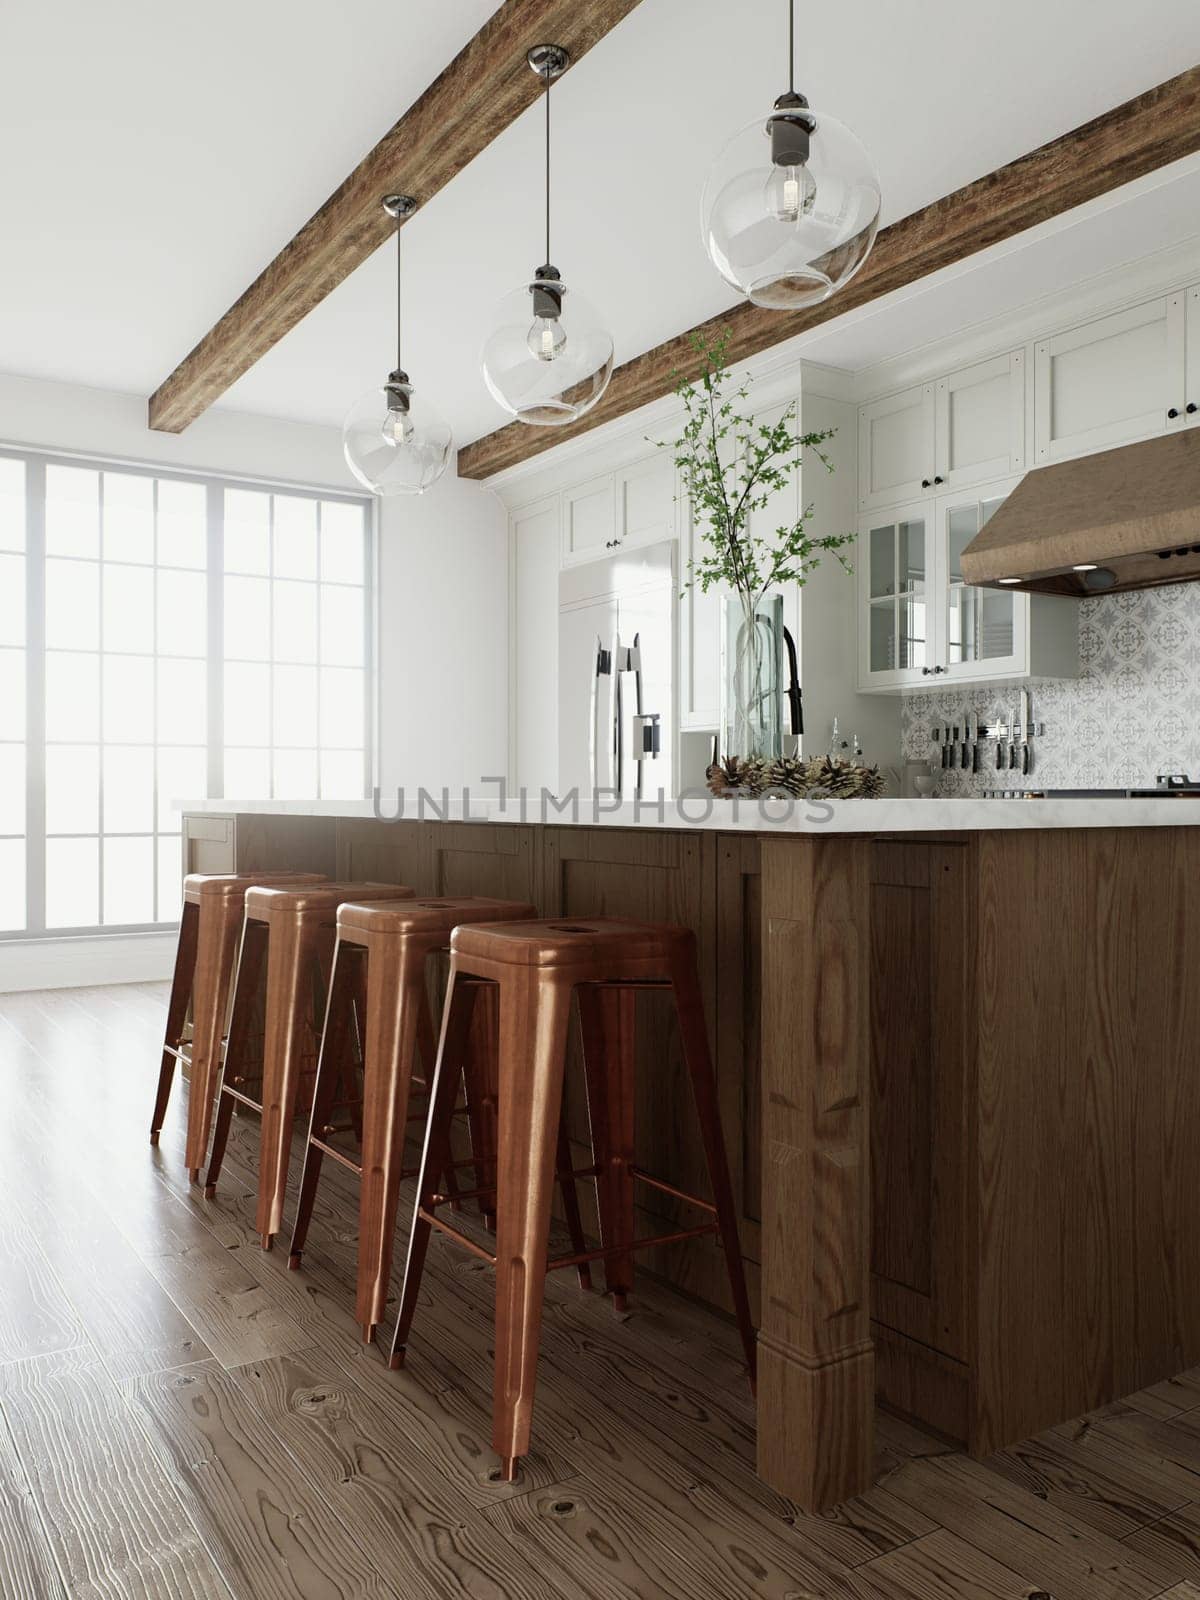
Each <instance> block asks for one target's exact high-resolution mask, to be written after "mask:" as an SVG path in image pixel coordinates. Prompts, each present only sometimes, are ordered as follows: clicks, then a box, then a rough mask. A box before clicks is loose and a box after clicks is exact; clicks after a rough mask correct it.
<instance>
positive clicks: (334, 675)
mask: <svg viewBox="0 0 1200 1600" xmlns="http://www.w3.org/2000/svg"><path fill="white" fill-rule="evenodd" d="M362 742H363V675H362V673H361V672H356V671H355V670H354V669H353V668H352V667H322V668H321V743H322V745H324V746H325V747H326V748H327V749H336V748H338V747H339V746H344V747H345V748H346V749H349V750H357V749H361V747H362Z"/></svg>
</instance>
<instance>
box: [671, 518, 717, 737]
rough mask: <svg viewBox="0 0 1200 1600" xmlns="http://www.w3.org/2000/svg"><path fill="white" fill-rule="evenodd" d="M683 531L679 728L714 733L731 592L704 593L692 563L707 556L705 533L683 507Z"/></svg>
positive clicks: (680, 559)
mask: <svg viewBox="0 0 1200 1600" xmlns="http://www.w3.org/2000/svg"><path fill="white" fill-rule="evenodd" d="M683 509H684V516H683V517H682V518H681V520H680V528H679V584H680V601H679V726H680V728H681V729H682V730H683V731H684V732H695V731H697V730H699V731H713V730H715V729H716V727H717V725H718V723H719V722H720V719H721V610H722V607H723V606H724V604H725V595H726V593H727V592H728V591H727V590H726V589H725V588H724V586H723V585H714V587H713V588H711V589H710V590H709V591H708V593H707V594H702V593H701V591H700V585H699V583H696V582H694V581H693V579H692V574H691V570H690V563H691V562H693V561H698V560H699V559H700V557H701V556H702V555H703V554H704V545H703V542H702V540H701V538H700V530H699V529H698V528H697V527H696V525H695V523H694V522H693V520H692V516H691V511H690V507H688V506H684V508H683Z"/></svg>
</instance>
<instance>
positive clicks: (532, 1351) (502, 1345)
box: [391, 917, 755, 1482]
mask: <svg viewBox="0 0 1200 1600" xmlns="http://www.w3.org/2000/svg"><path fill="white" fill-rule="evenodd" d="M450 951H451V955H450V984H449V988H448V990H447V994H446V1006H445V1010H444V1012H443V1017H442V1036H441V1042H440V1045H439V1050H438V1065H437V1069H436V1071H435V1074H434V1084H433V1093H432V1105H431V1108H430V1122H429V1127H430V1132H429V1137H428V1139H427V1141H426V1145H425V1156H424V1159H423V1161H422V1164H421V1175H420V1178H419V1180H418V1186H417V1209H416V1217H415V1219H414V1222H413V1230H412V1235H411V1237H410V1239H409V1247H408V1265H407V1267H406V1270H405V1274H404V1288H403V1291H402V1293H401V1297H400V1312H399V1316H398V1318H397V1323H396V1332H395V1336H394V1338H393V1342H392V1354H391V1365H392V1366H393V1367H398V1366H402V1365H403V1362H404V1356H405V1350H406V1347H407V1344H408V1335H409V1330H410V1328H411V1326H412V1320H413V1313H414V1312H415V1310H416V1306H417V1296H418V1293H419V1290H420V1284H421V1272H422V1268H423V1266H424V1262H425V1253H426V1251H427V1249H428V1246H429V1235H430V1231H431V1229H432V1228H435V1227H436V1228H438V1229H440V1230H441V1231H442V1232H444V1233H447V1234H449V1235H450V1237H451V1238H453V1239H455V1240H457V1241H458V1242H459V1243H460V1244H464V1245H465V1246H466V1247H467V1248H468V1249H470V1250H471V1251H473V1252H474V1253H475V1254H476V1255H478V1256H482V1257H483V1258H484V1259H485V1260H487V1261H490V1262H492V1264H493V1265H494V1266H495V1268H496V1361H495V1376H494V1386H493V1406H492V1443H493V1446H494V1448H495V1450H496V1453H497V1455H498V1456H499V1457H500V1458H501V1463H502V1474H503V1477H504V1479H505V1481H507V1482H511V1481H512V1480H513V1479H514V1478H515V1476H516V1467H517V1461H518V1459H519V1458H520V1457H521V1456H523V1455H525V1454H526V1452H527V1451H528V1449H529V1435H530V1425H531V1421H532V1415H533V1397H534V1384H535V1377H536V1369H537V1354H538V1338H539V1335H540V1332H541V1321H542V1294H543V1285H544V1280H545V1275H546V1272H547V1270H552V1269H554V1268H556V1267H565V1266H574V1265H577V1264H579V1262H580V1260H603V1261H604V1264H605V1267H604V1270H605V1285H606V1289H607V1291H608V1292H609V1293H611V1294H612V1295H613V1297H614V1300H615V1301H616V1303H617V1304H618V1305H621V1304H624V1300H625V1297H626V1296H627V1295H628V1293H629V1291H630V1289H631V1288H632V1285H633V1266H632V1252H633V1251H634V1250H636V1249H642V1248H645V1247H646V1246H648V1245H654V1244H668V1243H673V1242H675V1241H677V1240H682V1239H690V1238H695V1237H698V1236H700V1235H703V1234H717V1235H719V1237H720V1240H721V1243H722V1245H723V1246H724V1251H725V1262H726V1267H727V1269H728V1272H729V1282H730V1287H731V1289H732V1293H733V1303H734V1309H735V1311H736V1314H737V1321H738V1327H739V1330H740V1332H741V1336H742V1344H743V1347H744V1349H745V1353H746V1363H747V1365H748V1367H749V1369H750V1375H751V1382H753V1378H754V1371H755V1344H754V1328H753V1326H752V1324H751V1321H750V1304H749V1300H748V1299H747V1296H746V1281H745V1276H744V1274H743V1270H742V1258H741V1253H740V1251H739V1248H738V1236H737V1216H736V1211H735V1208H734V1203H733V1189H732V1186H731V1183H730V1179H729V1166H728V1162H727V1160H726V1155H725V1141H724V1137H723V1135H722V1133H721V1124H720V1116H719V1111H718V1106H717V1092H716V1079H715V1076H714V1073H713V1066H712V1058H711V1056H710V1054H709V1049H708V1035H707V1032H706V1030H705V1026H704V1008H703V1003H702V1000H701V996H700V983H699V976H698V972H697V965H696V940H695V936H694V934H692V933H691V931H690V930H689V929H687V928H681V927H675V926H673V925H671V924H666V923H652V922H633V921H626V920H622V919H618V918H607V917H597V918H588V919H585V920H583V921H578V922H576V921H570V920H568V919H566V918H564V919H562V920H561V921H540V922H514V923H505V924H492V925H490V926H484V927H460V928H456V929H455V931H454V934H453V936H452V938H451V941H450ZM481 979H482V980H487V981H490V982H491V983H494V984H495V985H497V986H498V990H499V1002H500V1006H499V1009H500V1054H499V1107H498V1111H499V1118H498V1141H497V1142H498V1151H499V1166H498V1173H497V1195H496V1250H495V1254H494V1255H492V1254H490V1253H488V1252H487V1251H484V1250H482V1249H481V1248H480V1247H479V1246H478V1245H477V1244H475V1243H474V1241H473V1240H469V1239H468V1238H467V1237H466V1236H465V1235H464V1234H462V1233H460V1232H459V1230H458V1229H457V1228H456V1227H454V1226H453V1224H451V1223H449V1222H447V1221H446V1220H445V1219H444V1218H442V1217H440V1216H438V1214H437V1213H438V1208H439V1206H440V1205H442V1204H443V1203H444V1201H445V1198H446V1197H445V1196H443V1195H439V1194H438V1193H437V1192H436V1187H435V1185H436V1173H435V1171H434V1170H433V1163H432V1162H431V1159H430V1150H431V1147H435V1146H436V1141H437V1139H439V1138H443V1137H445V1131H446V1128H447V1126H448V1118H449V1116H450V1114H451V1112H452V1110H453V1103H454V1095H455V1088H456V1077H455V1074H454V1073H453V1072H451V1071H444V1070H443V1067H444V1065H446V1064H449V1063H452V1062H454V1061H457V1060H458V1059H459V1057H460V1055H461V1051H462V1046H463V1041H464V1038H465V1036H466V1032H467V1030H468V1028H469V1027H470V1025H471V1011H472V1008H473V1006H474V1004H475V1001H476V996H477V994H478V992H479V991H478V980H481ZM464 980H467V981H466V982H464ZM647 989H650V990H667V991H669V992H670V993H671V994H672V995H673V998H674V1001H675V1010H676V1015H677V1019H678V1024H679V1033H680V1038H681V1042H682V1046H683V1056H684V1061H685V1063H686V1065H687V1069H688V1074H689V1076H690V1078H691V1084H692V1093H693V1096H694V1099H695V1103H696V1110H697V1112H698V1114H699V1120H700V1132H701V1137H702V1139H703V1143H704V1153H705V1156H706V1159H707V1164H708V1173H709V1179H710V1182H711V1184H712V1190H713V1196H714V1202H715V1203H714V1204H709V1203H708V1202H706V1201H703V1200H700V1199H698V1198H697V1197H696V1196H694V1195H689V1194H686V1193H684V1191H682V1190H680V1189H677V1188H675V1187H674V1186H673V1185H672V1184H668V1183H663V1182H660V1181H659V1180H658V1179H656V1178H653V1177H651V1176H650V1175H649V1174H648V1173H646V1172H643V1171H642V1170H641V1169H640V1168H639V1167H638V1166H636V1165H635V1163H634V1153H633V1131H634V1130H633V1108H634V1020H635V1002H636V997H637V993H638V991H639V990H647ZM573 993H574V994H575V995H576V996H577V999H578V1005H579V1017H580V1024H581V1030H582V1037H583V1049H584V1071H585V1077H586V1081H587V1093H588V1114H589V1119H590V1122H591V1136H592V1155H593V1165H592V1166H591V1167H590V1168H588V1169H587V1170H586V1171H585V1172H577V1173H576V1174H575V1176H576V1177H588V1176H594V1177H595V1179H596V1198H597V1203H598V1210H599V1216H600V1248H599V1249H596V1250H589V1251H586V1252H580V1251H574V1252H573V1253H572V1254H570V1255H566V1256H559V1257H558V1258H557V1259H555V1260H549V1261H548V1260H547V1254H548V1234H549V1224H550V1193H551V1184H552V1181H553V1177H554V1171H555V1137H554V1130H555V1129H556V1128H557V1127H558V1124H559V1115H560V1107H561V1102H562V1087H563V1069H564V1064H565V1058H566V1045H567V1025H568V1020H569V1016H570V1007H571V996H572V994H573ZM635 1182H641V1183H645V1184H649V1185H650V1186H651V1187H652V1188H655V1189H658V1190H659V1191H661V1192H663V1193H666V1194H669V1195H672V1196H673V1197H675V1198H676V1199H679V1200H683V1201H686V1202H687V1203H688V1204H691V1205H694V1206H697V1207H698V1208H699V1209H700V1210H701V1211H704V1212H706V1213H707V1214H708V1220H706V1221H705V1222H704V1223H702V1224H701V1225H699V1226H697V1227H693V1228H681V1229H676V1230H674V1231H672V1232H670V1233H665V1234H660V1235H656V1236H654V1237H653V1238H647V1239H635V1238H634V1232H633V1216H634V1213H633V1186H634V1183H635Z"/></svg>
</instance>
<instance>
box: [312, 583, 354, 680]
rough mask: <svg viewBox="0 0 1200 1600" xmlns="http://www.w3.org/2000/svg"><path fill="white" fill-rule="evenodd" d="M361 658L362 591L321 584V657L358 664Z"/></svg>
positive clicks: (330, 660)
mask: <svg viewBox="0 0 1200 1600" xmlns="http://www.w3.org/2000/svg"><path fill="white" fill-rule="evenodd" d="M362 658H363V592H362V590H361V589H331V588H330V587H329V585H328V584H322V585H321V660H322V661H327V662H330V663H332V664H333V665H335V666H339V667H360V666H361V665H362Z"/></svg>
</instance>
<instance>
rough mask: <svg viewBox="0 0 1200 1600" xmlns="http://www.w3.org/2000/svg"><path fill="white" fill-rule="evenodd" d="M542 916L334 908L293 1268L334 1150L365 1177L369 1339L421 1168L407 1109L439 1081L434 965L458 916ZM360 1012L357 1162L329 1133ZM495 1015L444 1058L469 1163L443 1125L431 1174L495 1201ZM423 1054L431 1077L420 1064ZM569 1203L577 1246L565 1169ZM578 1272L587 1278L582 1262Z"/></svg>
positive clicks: (361, 1226)
mask: <svg viewBox="0 0 1200 1600" xmlns="http://www.w3.org/2000/svg"><path fill="white" fill-rule="evenodd" d="M536 915H537V911H536V908H535V907H533V906H531V905H523V904H521V903H520V902H519V901H514V900H495V899H488V898H484V897H478V896H471V897H464V898H437V899H434V898H430V899H417V900H402V901H398V902H396V903H395V904H391V905H388V904H382V905H381V904H376V905H343V906H340V907H339V908H338V914H337V944H336V946H335V948H334V957H333V976H332V978H331V980H330V986H329V1003H328V1006H327V1007H326V1011H325V1031H324V1034H323V1035H322V1039H321V1055H320V1060H319V1062H318V1066H317V1081H316V1086H315V1089H314V1091H313V1108H312V1122H311V1126H310V1128H309V1134H308V1145H307V1149H306V1151H305V1159H304V1175H303V1178H302V1179H301V1183H300V1200H299V1204H298V1206H297V1211H296V1227H295V1231H294V1233H293V1235H292V1248H291V1254H290V1257H289V1260H288V1265H289V1267H293V1268H294V1267H298V1266H299V1265H300V1260H301V1256H302V1253H303V1250H304V1244H305V1240H306V1239H307V1236H308V1225H309V1222H310V1220H311V1218H312V1211H313V1203H314V1201H315V1199H316V1193H317V1184H318V1182H319V1179H320V1174H321V1167H322V1164H323V1162H324V1158H325V1157H326V1156H330V1157H332V1158H333V1160H335V1161H337V1162H339V1163H341V1165H343V1166H345V1167H348V1168H349V1169H350V1171H351V1172H354V1173H358V1174H359V1175H360V1176H361V1178H362V1187H361V1190H360V1193H359V1220H358V1285H357V1296H356V1313H355V1314H356V1317H357V1319H358V1322H359V1324H360V1325H361V1328H362V1336H363V1342H364V1343H365V1344H370V1343H371V1342H372V1341H373V1339H374V1337H375V1329H376V1327H377V1326H378V1325H379V1323H380V1322H381V1321H382V1320H383V1315H384V1307H385V1305H386V1303H387V1292H388V1280H389V1277H390V1275H391V1261H392V1242H393V1240H394V1238H395V1233H396V1210H397V1206H398V1202H399V1194H400V1183H401V1180H402V1179H403V1178H411V1177H415V1176H416V1173H417V1170H418V1169H417V1168H416V1167H409V1168H407V1169H406V1168H405V1167H404V1143H405V1134H406V1132H407V1129H408V1124H409V1123H420V1124H422V1125H424V1124H425V1122H426V1120H427V1114H426V1111H425V1110H421V1111H419V1112H415V1113H412V1114H411V1115H410V1113H409V1109H408V1108H409V1096H410V1090H411V1088H412V1087H413V1085H414V1084H417V1085H419V1086H420V1087H422V1088H427V1087H428V1082H430V1081H432V1078H433V1067H434V1061H435V1053H436V1052H435V1046H434V1032H433V1023H432V1019H431V1014H430V1009H429V991H428V979H429V974H430V967H431V963H432V961H433V958H434V957H436V956H437V955H439V954H441V953H443V952H445V951H447V950H448V949H449V947H450V935H451V933H452V931H453V929H454V928H456V927H458V926H459V925H461V924H464V923H471V924H475V923H486V922H501V921H502V922H506V923H507V922H513V921H515V920H517V919H521V918H532V917H535V916H536ZM364 996H365V1007H364V1006H363V998H364ZM356 1010H357V1011H358V1032H359V1035H360V1038H361V1041H362V1047H361V1060H362V1091H361V1095H362V1131H361V1145H362V1150H361V1157H360V1159H359V1160H358V1161H355V1160H353V1159H352V1158H351V1157H350V1156H349V1155H347V1154H346V1153H345V1151H344V1150H340V1149H338V1148H336V1147H335V1146H333V1145H332V1144H330V1142H329V1136H330V1134H332V1133H334V1132H337V1131H339V1130H337V1129H335V1128H333V1127H332V1126H331V1124H330V1116H331V1114H332V1111H333V1108H334V1104H335V1097H336V1096H337V1094H338V1093H339V1085H340V1084H344V1083H346V1082H347V1081H353V1079H354V1077H355V1075H356V1074H355V1067H356V1063H355V1060H354V1040H353V1034H354V1031H355V1030H354V1022H355V1018H354V1013H355V1011H356ZM488 1016H489V1008H488V1007H487V1006H486V1005H480V1007H479V1020H480V1021H481V1022H482V1023H484V1024H485V1026H483V1027H481V1028H476V1029H475V1030H474V1033H473V1037H472V1038H471V1039H468V1040H465V1041H464V1050H463V1055H462V1059H461V1061H459V1062H457V1063H450V1062H449V1061H448V1062H447V1072H448V1074H449V1073H451V1072H452V1073H453V1077H454V1082H455V1090H454V1099H455V1100H456V1101H457V1098H458V1087H457V1086H458V1084H459V1083H460V1082H462V1081H463V1079H464V1076H465V1081H466V1103H465V1106H464V1107H463V1108H462V1109H463V1110H465V1111H466V1113H467V1115H468V1117H469V1119H470V1134H471V1150H472V1154H471V1158H470V1160H469V1161H461V1162H455V1160H454V1157H453V1154H452V1151H451V1149H450V1145H449V1129H448V1127H447V1128H446V1129H445V1130H444V1132H445V1135H446V1137H445V1139H444V1140H442V1141H440V1142H439V1144H438V1146H437V1149H436V1152H435V1158H434V1159H435V1162H436V1165H435V1166H434V1169H433V1171H434V1180H435V1181H438V1180H440V1179H441V1178H442V1177H443V1175H444V1177H445V1180H446V1181H445V1192H446V1194H447V1197H448V1198H449V1199H450V1200H451V1202H452V1203H455V1204H457V1205H461V1202H462V1199H464V1198H466V1199H474V1200H480V1201H484V1200H488V1199H490V1197H491V1195H492V1194H493V1193H494V1187H495V1179H494V1176H493V1174H494V1170H495V1127H494V1119H495V1105H496V1100H495V1085H494V1076H495V1071H494V1055H495V1040H494V1037H492V1036H491V1034H490V1032H489V1030H488V1029H487V1028H486V1022H487V1020H488ZM418 1058H419V1060H420V1066H421V1068H422V1069H423V1074H424V1081H423V1080H422V1079H421V1078H419V1077H418V1076H417V1073H416V1070H415V1069H416V1065H417V1059H418ZM570 1165H571V1162H570V1153H569V1149H568V1146H567V1142H566V1131H565V1129H564V1128H561V1127H560V1130H559V1145H558V1167H559V1171H560V1172H565V1173H567V1174H569V1172H570ZM458 1166H472V1167H474V1169H475V1173H476V1184H477V1188H476V1189H475V1190H474V1191H472V1192H471V1193H470V1194H469V1195H467V1196H460V1194H459V1191H458V1186H457V1183H456V1181H455V1169H456V1167H458ZM563 1203H564V1209H565V1211H566V1213H567V1217H568V1223H569V1226H570V1227H571V1229H572V1236H573V1238H574V1239H575V1241H576V1245H577V1248H578V1249H582V1248H583V1244H584V1238H583V1226H582V1223H581V1221H580V1215H579V1202H578V1199H577V1196H576V1193H575V1184H574V1180H573V1179H572V1178H571V1177H570V1176H567V1177H566V1178H565V1179H564V1180H563ZM480 1209H481V1210H483V1211H484V1215H485V1220H486V1219H488V1218H489V1216H490V1209H489V1208H485V1207H484V1206H483V1205H481V1207H480ZM581 1270H582V1271H583V1272H584V1273H585V1274H586V1268H583V1269H581ZM585 1285H586V1286H589V1287H590V1278H589V1277H585Z"/></svg>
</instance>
